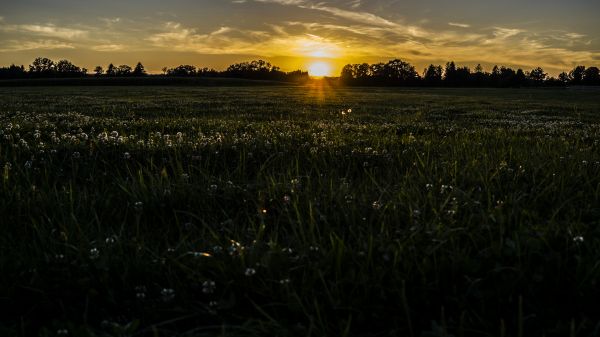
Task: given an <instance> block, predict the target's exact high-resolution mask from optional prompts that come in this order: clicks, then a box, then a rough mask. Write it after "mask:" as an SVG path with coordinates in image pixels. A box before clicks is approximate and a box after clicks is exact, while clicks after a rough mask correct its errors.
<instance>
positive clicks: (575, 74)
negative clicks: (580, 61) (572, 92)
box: [569, 66, 585, 85]
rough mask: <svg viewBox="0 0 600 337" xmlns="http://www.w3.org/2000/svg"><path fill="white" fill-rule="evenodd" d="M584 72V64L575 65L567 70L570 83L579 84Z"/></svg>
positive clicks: (581, 81)
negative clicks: (569, 70)
mask: <svg viewBox="0 0 600 337" xmlns="http://www.w3.org/2000/svg"><path fill="white" fill-rule="evenodd" d="M584 73H585V67H584V66H577V67H575V68H573V70H571V72H569V77H570V78H571V84H573V85H580V84H582V83H583V74H584Z"/></svg>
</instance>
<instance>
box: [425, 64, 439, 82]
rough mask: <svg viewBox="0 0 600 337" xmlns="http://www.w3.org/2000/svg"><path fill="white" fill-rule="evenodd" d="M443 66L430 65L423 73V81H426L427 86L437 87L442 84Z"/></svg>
mask: <svg viewBox="0 0 600 337" xmlns="http://www.w3.org/2000/svg"><path fill="white" fill-rule="evenodd" d="M442 75H443V71H442V66H434V65H433V64H430V65H429V67H427V69H425V71H424V72H423V81H425V84H426V85H429V86H436V85H440V83H442Z"/></svg>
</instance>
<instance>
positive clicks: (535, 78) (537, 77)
mask: <svg viewBox="0 0 600 337" xmlns="http://www.w3.org/2000/svg"><path fill="white" fill-rule="evenodd" d="M547 76H548V74H547V73H545V72H544V69H542V68H540V67H537V68H535V69H532V70H531V71H530V72H529V73H528V74H527V78H528V79H529V80H530V81H531V82H533V83H534V84H536V85H540V84H542V83H543V82H544V80H545V79H546V77H547Z"/></svg>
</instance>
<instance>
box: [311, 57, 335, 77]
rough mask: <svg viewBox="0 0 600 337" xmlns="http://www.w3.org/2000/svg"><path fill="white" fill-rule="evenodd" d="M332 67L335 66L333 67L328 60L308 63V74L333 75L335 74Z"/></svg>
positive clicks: (316, 75)
mask: <svg viewBox="0 0 600 337" xmlns="http://www.w3.org/2000/svg"><path fill="white" fill-rule="evenodd" d="M332 69H333V68H332V66H331V64H329V63H328V62H324V61H317V62H312V63H310V64H309V65H308V74H309V75H310V76H314V77H325V76H332V75H333V70H332Z"/></svg>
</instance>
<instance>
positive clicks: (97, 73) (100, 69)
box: [94, 66, 104, 76]
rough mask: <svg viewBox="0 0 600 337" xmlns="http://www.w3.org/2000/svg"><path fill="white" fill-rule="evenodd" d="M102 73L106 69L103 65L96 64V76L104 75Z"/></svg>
mask: <svg viewBox="0 0 600 337" xmlns="http://www.w3.org/2000/svg"><path fill="white" fill-rule="evenodd" d="M102 73H104V69H102V67H101V66H96V68H94V74H95V75H96V76H102Z"/></svg>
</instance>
